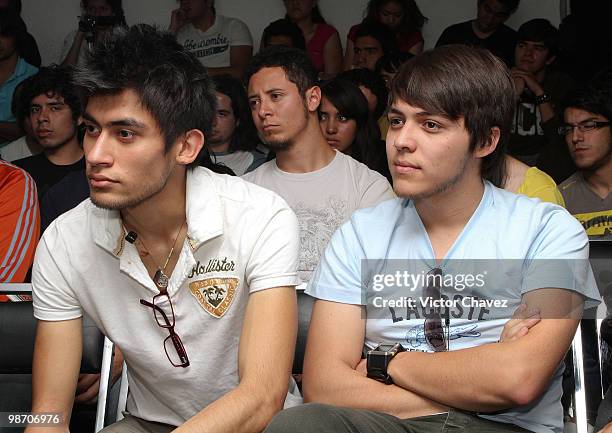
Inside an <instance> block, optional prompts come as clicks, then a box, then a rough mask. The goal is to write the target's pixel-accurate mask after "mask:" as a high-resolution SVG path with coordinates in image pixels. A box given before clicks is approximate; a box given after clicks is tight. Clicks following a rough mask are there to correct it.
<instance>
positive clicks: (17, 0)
mask: <svg viewBox="0 0 612 433" xmlns="http://www.w3.org/2000/svg"><path fill="white" fill-rule="evenodd" d="M2 9H11V10H13V11H14V12H16V13H17V15H21V0H0V10H2ZM20 53H21V57H22V58H23V59H24V60H25V61H26V62H28V63H29V64H30V65H32V66H36V67H37V68H39V67H40V63H41V59H40V51H39V50H38V44H37V43H36V39H34V36H32V35H31V34H30V33H29V32H27V30H26V36H25V38H24V40H23V45H22V47H21V49H20Z"/></svg>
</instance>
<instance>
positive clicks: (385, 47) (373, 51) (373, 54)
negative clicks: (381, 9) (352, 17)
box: [352, 23, 397, 71]
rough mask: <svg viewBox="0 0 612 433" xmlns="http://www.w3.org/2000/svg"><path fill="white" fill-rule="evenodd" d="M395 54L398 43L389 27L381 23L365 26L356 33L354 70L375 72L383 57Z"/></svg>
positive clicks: (360, 27)
mask: <svg viewBox="0 0 612 433" xmlns="http://www.w3.org/2000/svg"><path fill="white" fill-rule="evenodd" d="M395 52H397V42H396V40H395V36H394V35H393V33H392V32H391V31H390V30H389V29H388V28H387V27H385V26H384V25H382V24H379V23H372V24H363V25H361V26H359V29H357V31H356V32H355V43H354V44H353V65H352V68H356V69H359V68H366V69H369V70H370V71H373V70H374V69H375V68H376V62H377V61H378V60H379V59H380V58H381V57H383V56H384V55H389V54H393V53H395Z"/></svg>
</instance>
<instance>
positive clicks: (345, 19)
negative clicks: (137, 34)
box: [22, 0, 560, 64]
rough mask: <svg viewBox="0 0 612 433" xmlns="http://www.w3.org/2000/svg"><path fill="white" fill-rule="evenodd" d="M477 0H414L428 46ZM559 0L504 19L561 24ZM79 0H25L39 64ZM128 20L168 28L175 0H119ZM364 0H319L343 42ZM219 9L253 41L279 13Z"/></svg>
mask: <svg viewBox="0 0 612 433" xmlns="http://www.w3.org/2000/svg"><path fill="white" fill-rule="evenodd" d="M476 2H477V0H417V3H418V4H419V7H420V8H421V10H422V12H423V14H424V15H425V16H427V17H428V18H429V21H428V23H427V24H426V25H425V27H424V29H423V33H424V37H425V41H426V47H432V46H433V45H435V43H436V41H437V39H438V36H440V33H441V32H442V30H444V28H446V27H447V26H448V25H450V24H454V23H457V22H460V21H465V20H468V19H470V18H473V17H474V16H475V13H476ZM559 2H560V0H522V2H521V6H520V8H519V10H518V11H517V12H516V13H515V14H514V15H513V16H512V17H511V18H510V20H509V21H508V25H510V26H511V27H513V28H517V27H518V26H519V25H520V24H521V23H523V22H525V21H527V20H528V19H531V18H548V19H549V20H550V21H551V22H552V23H553V24H554V25H559V22H560V13H559V8H560V6H559ZM79 3H80V0H25V1H23V11H22V16H23V18H24V20H25V22H26V24H27V25H28V30H29V31H30V33H32V35H34V37H35V38H36V40H37V42H38V46H39V49H40V52H41V55H42V59H43V64H49V63H53V62H58V60H59V59H58V58H59V56H60V52H61V48H62V43H63V40H64V37H65V36H66V34H67V33H68V32H70V31H71V30H73V29H75V28H76V26H77V21H78V19H77V16H78V15H79V14H80V9H79ZM123 4H124V9H125V13H126V18H127V22H128V24H135V23H140V22H145V23H155V24H157V25H159V26H160V27H161V28H166V27H167V26H168V23H169V19H170V11H171V10H172V9H173V8H175V7H176V5H177V2H176V0H123ZM366 4H367V0H319V5H320V8H321V11H322V13H323V16H324V17H325V18H326V20H328V21H329V22H330V23H331V24H333V25H334V26H336V28H337V29H338V31H339V32H340V35H341V39H342V42H343V43H344V42H345V39H346V34H347V32H348V29H349V28H350V27H351V26H352V25H353V24H355V23H357V22H359V21H360V20H361V18H362V14H363V10H364V9H365V5H366ZM216 8H217V11H218V12H219V13H221V14H224V15H229V16H234V17H238V18H240V19H242V20H243V21H245V22H246V23H247V24H248V26H249V27H250V29H251V33H252V34H253V38H254V40H255V41H256V42H255V45H256V47H258V46H259V39H260V37H261V32H262V31H263V29H264V28H265V27H266V26H267V25H268V23H270V22H271V21H273V20H276V19H278V18H280V17H282V16H283V14H284V7H283V4H282V1H281V0H217V1H216Z"/></svg>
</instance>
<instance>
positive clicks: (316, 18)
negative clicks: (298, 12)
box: [285, 5, 327, 24]
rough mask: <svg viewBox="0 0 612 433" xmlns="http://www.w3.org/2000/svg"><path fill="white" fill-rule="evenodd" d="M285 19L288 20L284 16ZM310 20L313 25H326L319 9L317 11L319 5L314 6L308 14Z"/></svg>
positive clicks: (287, 17)
mask: <svg viewBox="0 0 612 433" xmlns="http://www.w3.org/2000/svg"><path fill="white" fill-rule="evenodd" d="M285 18H286V19H289V16H287V14H285ZM310 19H311V20H312V22H313V23H317V24H326V23H327V21H325V18H323V14H322V13H321V9H319V5H315V6H314V7H313V8H312V11H311V12H310Z"/></svg>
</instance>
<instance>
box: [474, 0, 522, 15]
mask: <svg viewBox="0 0 612 433" xmlns="http://www.w3.org/2000/svg"><path fill="white" fill-rule="evenodd" d="M483 1H485V0H478V6H480V4H481V3H482V2H483ZM497 1H498V2H499V3H501V4H503V5H504V6H506V8H507V9H508V12H509V13H511V14H513V13H514V12H516V10H517V9H518V7H519V3H520V2H521V0H497Z"/></svg>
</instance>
